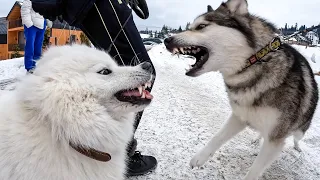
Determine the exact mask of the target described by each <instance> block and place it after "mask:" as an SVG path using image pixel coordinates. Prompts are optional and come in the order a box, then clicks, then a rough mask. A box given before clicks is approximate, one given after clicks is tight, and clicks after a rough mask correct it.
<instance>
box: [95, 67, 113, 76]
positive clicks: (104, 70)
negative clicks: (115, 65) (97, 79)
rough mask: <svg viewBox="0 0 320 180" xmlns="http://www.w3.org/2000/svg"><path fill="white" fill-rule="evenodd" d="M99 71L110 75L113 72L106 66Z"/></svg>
mask: <svg viewBox="0 0 320 180" xmlns="http://www.w3.org/2000/svg"><path fill="white" fill-rule="evenodd" d="M97 73H99V74H102V75H108V74H110V73H112V71H111V70H110V69H106V68H104V69H102V70H100V71H98V72H97Z"/></svg>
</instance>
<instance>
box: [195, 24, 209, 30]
mask: <svg viewBox="0 0 320 180" xmlns="http://www.w3.org/2000/svg"><path fill="white" fill-rule="evenodd" d="M205 27H207V25H206V24H200V25H199V26H197V27H196V30H201V29H203V28H205Z"/></svg>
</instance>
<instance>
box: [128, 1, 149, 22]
mask: <svg viewBox="0 0 320 180" xmlns="http://www.w3.org/2000/svg"><path fill="white" fill-rule="evenodd" d="M126 2H127V4H129V6H130V7H131V8H132V10H133V11H134V12H135V13H136V15H137V16H139V17H140V18H141V19H148V17H149V9H148V5H147V2H146V0H126Z"/></svg>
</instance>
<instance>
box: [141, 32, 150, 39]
mask: <svg viewBox="0 0 320 180" xmlns="http://www.w3.org/2000/svg"><path fill="white" fill-rule="evenodd" d="M140 36H141V38H142V39H143V38H149V37H150V35H149V34H141V33H140Z"/></svg>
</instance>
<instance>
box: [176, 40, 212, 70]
mask: <svg viewBox="0 0 320 180" xmlns="http://www.w3.org/2000/svg"><path fill="white" fill-rule="evenodd" d="M171 52H172V53H173V54H183V55H190V56H193V57H195V59H196V62H195V63H194V64H190V65H189V69H187V72H186V75H188V76H192V75H193V74H194V73H195V72H196V71H198V70H199V69H200V68H201V67H202V66H203V65H204V63H206V62H207V60H208V59H209V53H208V50H207V48H205V47H203V46H184V47H175V48H173V49H172V50H171Z"/></svg>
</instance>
